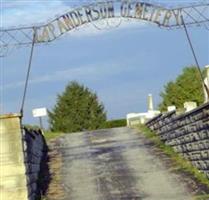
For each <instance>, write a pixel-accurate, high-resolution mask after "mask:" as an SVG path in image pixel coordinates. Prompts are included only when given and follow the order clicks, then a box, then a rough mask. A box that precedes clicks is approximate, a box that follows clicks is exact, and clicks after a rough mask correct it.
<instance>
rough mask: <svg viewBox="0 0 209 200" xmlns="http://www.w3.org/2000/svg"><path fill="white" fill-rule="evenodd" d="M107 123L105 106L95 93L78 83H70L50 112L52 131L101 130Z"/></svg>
mask: <svg viewBox="0 0 209 200" xmlns="http://www.w3.org/2000/svg"><path fill="white" fill-rule="evenodd" d="M105 121H106V113H105V112H104V106H103V104H102V103H100V102H99V100H98V97H97V95H96V94H95V93H93V92H92V91H90V90H89V89H88V88H87V87H84V86H83V85H80V84H79V83H77V82H75V81H74V82H70V83H69V84H68V85H67V86H66V88H65V91H64V92H63V93H62V94H61V95H58V97H57V102H56V105H55V107H54V108H53V110H52V111H51V112H49V122H50V128H51V130H52V131H57V132H60V131H61V132H65V133H66V132H77V131H82V130H94V129H98V128H101V127H102V126H103V124H104V122H105Z"/></svg>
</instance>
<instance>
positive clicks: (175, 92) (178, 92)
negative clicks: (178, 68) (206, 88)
mask: <svg viewBox="0 0 209 200" xmlns="http://www.w3.org/2000/svg"><path fill="white" fill-rule="evenodd" d="M160 96H161V97H162V102H161V103H160V105H159V108H160V110H162V111H165V110H166V109H167V106H171V105H175V106H176V107H177V108H178V109H181V108H183V104H184V102H186V101H194V102H196V103H197V104H198V105H200V104H202V103H203V101H204V94H203V85H202V81H201V77H200V74H199V71H198V69H197V68H196V67H194V66H191V67H185V68H184V69H183V72H182V74H180V75H179V76H178V77H177V78H176V80H175V81H170V82H168V83H167V84H166V85H165V86H164V91H163V92H161V93H160Z"/></svg>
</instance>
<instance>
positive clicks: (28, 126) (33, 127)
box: [23, 124, 40, 130]
mask: <svg viewBox="0 0 209 200" xmlns="http://www.w3.org/2000/svg"><path fill="white" fill-rule="evenodd" d="M23 126H24V127H25V128H27V129H32V130H39V129H40V127H39V126H38V125H30V124H24V125H23Z"/></svg>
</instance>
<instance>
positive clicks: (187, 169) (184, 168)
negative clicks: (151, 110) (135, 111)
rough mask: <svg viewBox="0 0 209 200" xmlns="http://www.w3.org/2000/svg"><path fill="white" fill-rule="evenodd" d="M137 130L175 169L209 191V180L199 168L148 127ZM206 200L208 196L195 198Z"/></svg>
mask: <svg viewBox="0 0 209 200" xmlns="http://www.w3.org/2000/svg"><path fill="white" fill-rule="evenodd" d="M137 128H138V129H139V130H140V132H141V133H142V134H143V135H144V136H145V137H146V138H147V139H149V140H151V141H152V142H153V143H154V144H155V146H156V147H158V148H159V149H161V150H162V151H163V152H164V153H165V154H166V155H167V156H169V157H170V158H171V160H172V161H173V163H174V166H175V169H176V170H177V171H181V172H184V173H186V174H189V175H191V176H193V177H194V178H195V179H196V180H197V182H199V183H201V184H203V185H205V186H206V187H207V188H208V189H209V180H208V178H207V177H206V176H205V175H204V174H203V173H201V172H200V171H199V170H198V169H197V168H195V167H194V166H193V165H192V164H191V163H190V162H189V161H188V160H186V159H185V158H183V157H182V156H180V155H179V154H178V153H176V152H175V151H174V150H173V148H172V147H170V146H168V145H165V144H164V143H163V142H162V141H161V140H160V138H159V137H158V136H157V135H156V134H155V133H154V132H153V131H151V130H150V129H149V128H147V127H146V126H144V125H140V126H139V127H137ZM206 199H207V200H208V199H209V195H208V194H206V195H201V196H197V197H195V200H206Z"/></svg>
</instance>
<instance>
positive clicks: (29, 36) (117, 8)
mask: <svg viewBox="0 0 209 200" xmlns="http://www.w3.org/2000/svg"><path fill="white" fill-rule="evenodd" d="M113 19H116V22H117V23H112V22H113V21H112V20H113ZM126 20H130V21H131V20H135V21H142V20H143V21H146V22H150V23H153V24H156V25H157V26H158V27H160V28H165V29H169V30H171V29H174V28H179V29H184V30H185V33H186V36H187V39H188V42H189V45H190V47H191V50H192V53H193V56H194V59H195V62H196V65H197V67H198V70H199V72H200V76H201V79H202V83H203V84H204V81H203V77H202V74H201V69H200V66H199V63H198V60H197V57H196V55H195V51H194V48H193V46H192V42H191V40H190V37H189V33H188V29H187V27H189V26H199V27H204V28H206V29H207V30H209V1H208V0H207V1H204V2H203V3H200V4H192V5H188V6H185V7H183V6H180V7H179V6H175V7H173V6H170V7H168V6H162V5H159V4H152V3H150V2H148V1H141V0H111V1H105V0H104V1H100V2H98V1H96V2H93V3H90V4H86V5H83V6H79V7H76V8H75V9H72V10H70V11H69V12H66V13H64V14H62V15H59V16H57V17H55V18H54V19H52V20H50V21H49V22H47V23H43V24H40V25H32V26H27V27H14V28H8V29H0V56H6V55H7V53H8V52H9V51H10V50H13V49H14V48H16V47H24V46H28V45H29V46H30V45H31V53H30V59H29V65H28V71H27V76H26V82H25V88H24V93H23V98H22V104H21V109H20V113H21V116H23V112H24V103H25V98H26V93H27V86H28V82H29V75H30V69H31V64H32V57H33V50H34V47H35V46H36V45H37V44H45V43H50V42H52V41H54V40H56V39H57V38H59V37H61V36H62V35H64V34H65V33H67V32H70V31H76V30H78V28H79V27H82V26H85V25H89V24H91V25H93V26H94V27H95V28H97V29H106V28H112V27H117V26H119V25H120V24H121V23H122V22H123V21H126ZM100 22H102V24H101V23H100ZM204 86H205V89H206V91H207V93H208V96H209V90H208V88H207V86H206V85H205V84H204Z"/></svg>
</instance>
